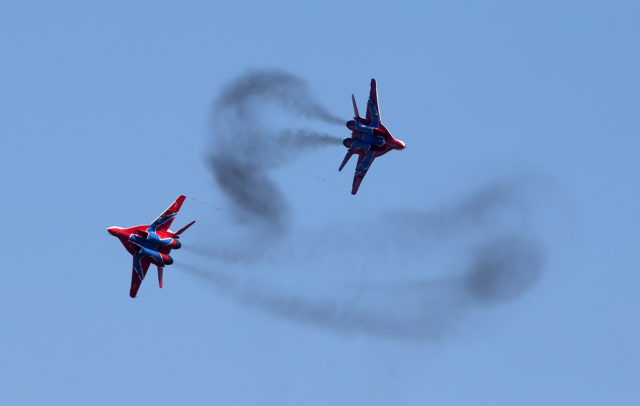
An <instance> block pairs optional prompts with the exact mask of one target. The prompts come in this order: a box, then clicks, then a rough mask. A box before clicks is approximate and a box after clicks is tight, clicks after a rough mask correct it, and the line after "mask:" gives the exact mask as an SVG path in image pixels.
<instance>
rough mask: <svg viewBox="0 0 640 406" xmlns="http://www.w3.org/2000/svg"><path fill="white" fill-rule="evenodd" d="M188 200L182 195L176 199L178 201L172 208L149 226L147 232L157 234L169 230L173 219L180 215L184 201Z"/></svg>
mask: <svg viewBox="0 0 640 406" xmlns="http://www.w3.org/2000/svg"><path fill="white" fill-rule="evenodd" d="M186 198H187V197H186V196H184V195H180V196H179V197H178V198H177V199H176V201H175V202H173V204H171V206H169V208H168V209H167V210H165V211H164V212H163V213H162V214H161V215H160V216H159V217H158V218H157V219H155V220H154V221H153V223H151V224H150V225H149V227H148V228H147V231H150V232H156V231H160V230H164V231H166V230H168V229H169V227H170V226H171V223H173V219H174V218H175V217H176V214H178V211H179V210H180V207H181V206H182V203H183V202H184V199H186Z"/></svg>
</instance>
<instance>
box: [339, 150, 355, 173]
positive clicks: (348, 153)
mask: <svg viewBox="0 0 640 406" xmlns="http://www.w3.org/2000/svg"><path fill="white" fill-rule="evenodd" d="M351 155H353V151H352V150H348V151H347V155H345V156H344V159H343V160H342V163H341V164H340V167H339V168H338V172H340V171H341V170H342V168H344V166H345V165H346V164H347V162H349V158H351Z"/></svg>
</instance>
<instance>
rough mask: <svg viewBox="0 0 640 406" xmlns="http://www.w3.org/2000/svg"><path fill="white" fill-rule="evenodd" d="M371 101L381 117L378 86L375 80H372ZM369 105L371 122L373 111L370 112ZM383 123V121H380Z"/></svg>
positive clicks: (368, 116)
mask: <svg viewBox="0 0 640 406" xmlns="http://www.w3.org/2000/svg"><path fill="white" fill-rule="evenodd" d="M369 100H371V101H372V102H373V105H374V106H375V107H376V110H377V111H378V115H380V106H378V86H377V84H376V80H375V79H371V90H370V91H369ZM368 106H369V104H368V103H367V121H368V122H371V111H370V110H369V107H368ZM380 121H382V119H380Z"/></svg>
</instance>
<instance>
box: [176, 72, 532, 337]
mask: <svg viewBox="0 0 640 406" xmlns="http://www.w3.org/2000/svg"><path fill="white" fill-rule="evenodd" d="M272 105H276V106H279V107H282V108H283V109H284V110H285V111H287V112H289V113H291V114H293V115H296V116H304V117H308V118H314V119H318V120H321V121H325V122H328V123H336V124H338V123H339V124H342V121H341V120H340V119H338V118H336V117H334V116H333V115H331V114H330V113H328V112H327V111H326V110H324V109H323V108H322V107H320V106H319V105H318V103H316V102H314V101H313V99H312V98H311V97H310V96H309V93H308V90H307V87H306V85H305V83H304V81H302V80H301V79H299V78H296V77H294V76H292V75H290V74H288V73H284V72H278V71H267V72H254V73H250V74H247V75H244V76H242V77H240V78H238V79H237V80H235V81H233V82H232V83H230V84H229V86H228V87H227V88H226V89H225V90H224V91H223V92H222V94H221V96H220V98H219V99H218V100H217V102H216V103H215V108H214V112H213V120H212V124H213V126H212V129H213V136H214V138H213V144H212V152H211V153H210V155H209V157H208V158H209V165H210V168H211V169H212V171H213V174H214V177H215V179H216V180H217V182H218V185H219V186H220V188H221V189H222V191H223V192H224V193H225V194H226V195H227V196H228V197H229V199H230V200H231V201H232V202H233V203H234V207H237V208H238V209H240V210H241V212H242V214H243V218H245V219H246V218H249V219H252V220H257V222H256V221H254V222H251V223H249V224H250V225H251V226H253V228H252V231H255V230H256V227H255V226H256V225H260V224H262V225H265V226H266V227H265V228H266V229H268V230H270V238H271V237H273V236H275V235H276V234H277V235H281V236H285V235H286V234H287V233H286V232H285V231H289V230H286V229H285V227H284V224H285V223H286V222H291V219H289V218H286V214H287V213H289V210H288V202H287V201H286V198H285V196H284V194H283V193H282V191H281V190H280V188H279V187H278V185H277V183H276V182H275V181H274V180H273V179H272V178H271V177H270V174H269V169H272V168H276V167H279V166H281V165H282V164H284V163H286V162H287V160H288V159H289V157H290V156H292V155H295V154H291V153H290V152H292V151H299V150H305V149H313V148H319V147H323V146H329V145H339V144H340V141H341V139H340V138H338V137H335V136H332V135H330V134H324V133H320V132H315V131H311V130H303V129H300V130H296V129H287V128H285V129H276V130H268V129H266V128H265V126H263V125H262V121H261V117H262V116H261V110H260V106H263V107H264V106H272ZM519 192H520V190H519V187H518V185H517V183H516V182H496V183H491V184H489V185H487V186H485V187H483V188H480V189H479V190H478V191H476V192H474V193H471V194H470V195H469V196H467V197H465V198H462V199H458V200H453V201H450V202H449V203H447V204H445V205H444V206H443V207H441V208H440V209H439V210H431V211H426V210H419V209H413V208H409V209H402V210H395V211H393V212H392V213H381V215H380V216H378V218H377V219H376V221H375V223H371V222H369V223H367V222H365V221H360V222H351V223H349V224H348V227H349V228H346V227H347V226H346V225H341V224H329V225H327V227H326V229H325V230H313V231H311V232H308V233H305V235H298V236H296V235H294V236H292V238H291V239H290V240H291V244H290V245H288V246H287V248H286V249H287V255H286V256H285V257H286V258H288V259H289V261H291V262H289V263H285V264H280V265H276V266H279V267H280V268H282V269H285V270H286V271H288V270H290V269H292V268H293V267H294V266H295V265H293V264H294V263H295V258H294V257H295V255H299V256H301V257H303V258H304V260H306V261H311V262H313V261H314V260H324V259H326V258H328V257H332V259H335V260H336V262H337V263H339V264H341V265H338V266H341V267H344V265H343V264H342V262H346V260H348V259H351V258H352V254H353V253H354V252H355V253H360V254H362V253H365V254H363V255H364V257H363V258H362V260H364V261H376V262H377V263H378V264H381V263H384V262H385V261H387V262H391V263H394V265H393V266H394V267H400V265H395V262H396V261H395V258H402V257H403V256H407V255H410V256H411V258H412V259H413V260H412V261H410V264H408V265H407V264H405V265H404V267H409V268H411V269H404V270H403V269H395V268H394V269H389V273H390V274H393V275H399V277H400V280H399V281H394V282H388V281H387V282H380V281H375V280H374V278H371V277H369V276H367V275H361V274H360V275H356V276H355V280H354V279H348V278H347V276H346V275H351V272H350V271H351V270H350V269H342V268H341V269H340V271H344V275H345V277H344V278H343V279H341V280H340V279H338V285H339V286H336V287H335V289H329V290H328V292H325V293H321V294H318V293H317V292H316V293H315V294H314V293H312V292H311V291H310V290H308V289H306V288H303V287H300V286H298V287H297V288H295V289H292V288H291V287H289V288H283V287H282V286H276V287H273V286H268V284H263V283H257V282H256V281H253V280H247V278H246V275H241V274H234V273H233V272H231V271H224V272H223V271H220V270H216V269H211V268H208V267H207V268H206V269H204V268H202V267H196V266H189V265H182V268H184V269H185V270H187V271H188V272H189V273H190V274H192V275H194V276H196V277H198V278H200V279H202V280H204V281H207V282H208V284H209V286H211V287H213V288H214V289H215V290H216V291H217V292H219V293H222V294H224V295H226V296H228V297H229V298H231V299H232V300H234V301H236V302H238V303H240V304H243V305H246V306H249V307H251V308H254V309H256V310H258V311H262V312H266V313H268V314H271V315H274V316H279V317H282V318H285V319H287V320H290V321H294V322H299V323H303V324H309V325H315V326H319V327H323V328H327V329H330V330H334V331H339V332H349V333H359V334H369V335H373V336H380V337H387V338H400V339H416V340H421V339H432V340H438V339H441V338H443V337H445V336H446V335H447V334H449V333H450V332H451V331H452V330H453V329H454V328H455V327H457V326H458V325H459V324H460V323H461V322H462V321H463V320H464V319H465V318H466V317H467V316H468V315H469V314H470V312H472V311H473V310H474V309H478V308H480V307H482V306H487V305H493V304H500V303H507V302H509V301H511V300H514V299H516V298H518V297H520V296H521V295H523V294H524V293H526V292H527V291H529V290H530V289H531V288H532V287H533V286H534V285H535V283H536V281H537V280H538V279H539V278H540V275H541V273H542V269H543V265H544V252H543V250H542V248H541V245H540V244H539V243H538V242H537V241H536V239H534V238H532V237H530V236H529V234H530V233H528V232H522V231H520V230H522V229H523V228H522V225H521V224H514V218H515V219H516V220H517V219H519V218H523V217H525V216H526V213H525V207H526V206H527V202H526V199H524V198H523V196H522V194H521V193H519ZM285 220H287V221H286V222H285ZM515 223H518V221H515ZM514 230H518V231H514ZM252 234H255V233H252ZM352 234H353V235H352ZM327 236H333V237H334V238H330V237H327ZM335 236H342V237H341V238H335ZM332 244H333V245H332ZM246 245H251V246H254V245H252V244H246ZM257 245H260V244H257ZM345 246H348V251H345V250H344V247H345ZM318 247H321V249H320V250H319V249H318ZM372 247H374V248H373V249H374V250H375V253H373V252H372ZM185 248H186V249H188V247H185ZM427 251H428V252H429V253H430V255H428V256H427V255H426V254H425V253H426V252H427ZM192 252H195V253H197V254H198V255H200V256H203V257H207V258H209V259H214V260H216V261H218V262H222V263H226V264H237V263H239V262H243V261H245V262H253V263H254V264H258V265H260V264H262V263H266V261H265V258H266V257H265V255H264V253H263V252H244V251H243V250H242V249H237V248H233V249H232V248H228V247H220V246H216V247H202V246H201V247H195V248H193V247H192ZM329 252H330V253H331V254H329ZM367 252H369V253H371V255H370V257H369V255H367V254H366V253H367ZM431 254H440V255H441V256H444V257H446V259H449V260H451V261H452V262H453V265H451V269H450V270H449V269H447V272H444V273H441V274H440V275H437V276H434V275H432V274H433V272H432V271H433V269H431V268H433V267H438V266H440V265H433V264H429V265H426V263H427V262H426V261H423V259H427V257H430V256H431ZM314 256H315V257H314ZM343 260H345V261H343ZM416 263H420V264H421V265H415V264H416ZM272 268H273V267H272ZM403 271H406V272H403ZM296 274H297V273H296Z"/></svg>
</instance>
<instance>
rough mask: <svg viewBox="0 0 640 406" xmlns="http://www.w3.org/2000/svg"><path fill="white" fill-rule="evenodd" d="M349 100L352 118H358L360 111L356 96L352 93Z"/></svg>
mask: <svg viewBox="0 0 640 406" xmlns="http://www.w3.org/2000/svg"><path fill="white" fill-rule="evenodd" d="M351 102H352V103H353V114H354V116H353V118H355V119H358V118H360V113H358V105H357V104H356V97H355V96H354V95H351Z"/></svg>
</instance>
